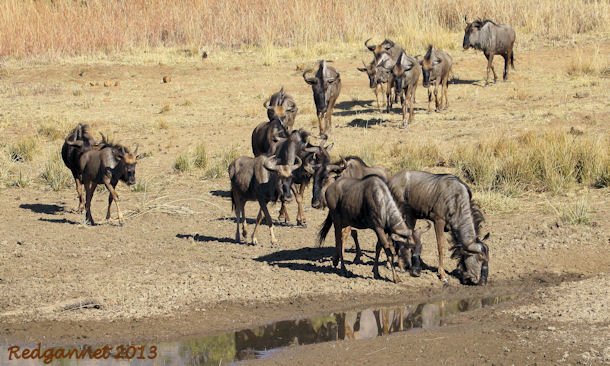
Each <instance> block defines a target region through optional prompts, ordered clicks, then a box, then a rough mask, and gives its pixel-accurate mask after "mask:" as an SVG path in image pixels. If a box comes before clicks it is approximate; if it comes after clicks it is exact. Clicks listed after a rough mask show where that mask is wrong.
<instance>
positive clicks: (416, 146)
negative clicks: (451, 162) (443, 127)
mask: <svg viewBox="0 0 610 366" xmlns="http://www.w3.org/2000/svg"><path fill="white" fill-rule="evenodd" d="M389 158H390V159H391V160H392V162H393V163H392V164H391V166H392V169H393V170H394V171H393V173H394V172H397V171H399V170H403V169H409V170H422V169H424V168H430V167H434V166H439V165H444V164H445V159H444V157H443V154H442V153H441V151H440V149H439V147H438V145H437V144H436V143H434V142H432V141H416V140H413V141H409V143H407V144H402V143H398V144H395V145H393V146H392V147H391V148H390V150H389Z"/></svg>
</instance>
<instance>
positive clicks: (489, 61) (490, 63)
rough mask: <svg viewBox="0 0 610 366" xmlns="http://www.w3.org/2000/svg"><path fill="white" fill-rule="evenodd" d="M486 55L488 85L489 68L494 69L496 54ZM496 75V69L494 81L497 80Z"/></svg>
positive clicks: (487, 82)
mask: <svg viewBox="0 0 610 366" xmlns="http://www.w3.org/2000/svg"><path fill="white" fill-rule="evenodd" d="M485 57H487V74H486V76H485V85H487V84H489V70H493V62H494V55H493V54H485ZM495 75H496V72H495V71H494V82H495V81H496V78H495Z"/></svg>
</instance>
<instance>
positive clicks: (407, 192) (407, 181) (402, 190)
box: [389, 170, 489, 285]
mask: <svg viewBox="0 0 610 366" xmlns="http://www.w3.org/2000/svg"><path fill="white" fill-rule="evenodd" d="M389 186H390V189H391V190H392V194H393V195H394V198H395V199H396V202H397V203H398V205H399V206H400V209H401V211H402V214H403V216H404V220H405V222H406V224H407V226H408V227H409V228H411V229H413V228H414V227H415V224H416V221H417V220H418V219H427V220H431V221H432V222H433V223H434V230H435V233H436V241H437V246H438V273H439V276H440V279H441V280H442V281H443V282H446V281H447V279H446V277H445V269H444V266H443V257H444V254H445V253H444V249H443V248H444V241H445V238H444V232H445V231H448V232H450V233H451V237H452V239H453V247H452V250H453V253H452V258H456V259H458V260H459V263H458V269H459V270H460V271H461V272H462V276H461V277H462V278H461V281H462V283H472V284H479V285H482V284H485V283H486V282H487V276H488V263H489V248H488V246H487V244H485V243H484V242H483V241H484V240H486V239H487V237H488V235H487V236H485V238H483V239H482V240H481V239H479V237H478V235H479V227H480V224H481V222H483V221H484V217H483V214H482V213H481V211H480V210H479V207H478V206H477V205H476V203H475V202H474V201H473V200H472V193H471V192H470V189H469V188H468V186H467V185H466V184H465V183H464V182H462V181H461V180H460V179H459V178H458V177H456V176H454V175H450V174H432V173H427V172H420V171H406V170H405V171H401V172H399V173H397V174H396V175H394V176H393V177H392V178H390V181H389ZM420 252H421V245H416V247H415V250H414V252H413V256H412V263H413V265H412V267H411V273H412V274H413V275H416V276H417V275H419V271H420V270H421V267H420V264H419V263H420V260H419V254H420Z"/></svg>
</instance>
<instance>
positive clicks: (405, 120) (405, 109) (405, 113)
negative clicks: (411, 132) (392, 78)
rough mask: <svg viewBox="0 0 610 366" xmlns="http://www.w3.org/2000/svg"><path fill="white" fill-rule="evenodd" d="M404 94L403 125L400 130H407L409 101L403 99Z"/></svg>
mask: <svg viewBox="0 0 610 366" xmlns="http://www.w3.org/2000/svg"><path fill="white" fill-rule="evenodd" d="M402 95H403V94H402V93H401V94H400V97H401V99H402V124H401V125H400V128H407V100H406V98H403V96H402Z"/></svg>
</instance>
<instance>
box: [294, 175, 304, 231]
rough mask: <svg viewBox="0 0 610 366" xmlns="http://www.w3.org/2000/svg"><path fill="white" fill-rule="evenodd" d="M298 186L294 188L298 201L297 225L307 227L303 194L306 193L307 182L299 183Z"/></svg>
mask: <svg viewBox="0 0 610 366" xmlns="http://www.w3.org/2000/svg"><path fill="white" fill-rule="evenodd" d="M298 187H299V188H298V189H293V193H294V197H295V200H296V201H297V225H299V226H303V227H307V220H306V219H305V212H304V210H303V195H304V194H305V184H299V185H298ZM293 188H294V186H293Z"/></svg>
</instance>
